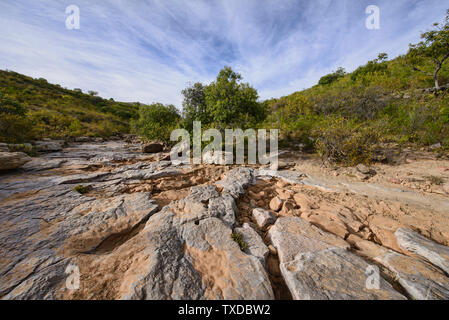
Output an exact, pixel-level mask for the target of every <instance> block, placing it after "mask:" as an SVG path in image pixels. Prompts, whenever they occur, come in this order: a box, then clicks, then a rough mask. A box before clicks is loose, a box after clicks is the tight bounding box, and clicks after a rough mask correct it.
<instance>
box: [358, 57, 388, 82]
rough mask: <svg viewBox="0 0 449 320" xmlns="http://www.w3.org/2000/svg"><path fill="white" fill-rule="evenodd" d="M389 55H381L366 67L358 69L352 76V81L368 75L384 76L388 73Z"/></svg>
mask: <svg viewBox="0 0 449 320" xmlns="http://www.w3.org/2000/svg"><path fill="white" fill-rule="evenodd" d="M387 59H388V55H387V54H386V53H379V55H378V57H377V59H374V60H372V61H368V63H367V64H366V65H364V66H361V67H358V68H357V69H356V70H355V71H354V72H353V73H352V74H351V80H352V81H356V80H357V79H363V78H365V77H367V76H368V75H375V74H382V73H387V72H388V65H387V63H386V60H387Z"/></svg>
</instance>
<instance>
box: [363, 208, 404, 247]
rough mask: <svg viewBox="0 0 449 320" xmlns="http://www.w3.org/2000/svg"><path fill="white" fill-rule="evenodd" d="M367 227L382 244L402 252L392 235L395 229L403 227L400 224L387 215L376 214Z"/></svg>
mask: <svg viewBox="0 0 449 320" xmlns="http://www.w3.org/2000/svg"><path fill="white" fill-rule="evenodd" d="M369 227H370V229H371V231H372V232H373V233H374V235H375V236H376V238H377V239H378V240H379V241H380V243H381V244H382V245H383V246H385V247H387V248H390V249H393V250H395V251H398V252H403V251H402V249H401V248H400V247H399V245H398V243H397V241H396V236H395V235H394V233H395V232H396V230H398V229H399V228H401V227H403V225H402V224H400V223H399V222H397V221H395V220H393V219H390V218H388V217H384V216H380V215H376V216H374V217H372V218H371V220H370V221H369Z"/></svg>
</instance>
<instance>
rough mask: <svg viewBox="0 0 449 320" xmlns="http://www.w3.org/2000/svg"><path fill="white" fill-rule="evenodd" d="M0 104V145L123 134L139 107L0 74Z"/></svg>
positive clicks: (93, 94)
mask: <svg viewBox="0 0 449 320" xmlns="http://www.w3.org/2000/svg"><path fill="white" fill-rule="evenodd" d="M0 102H1V103H0V113H1V118H0V141H4V142H23V141H29V140H32V139H41V138H45V137H50V138H64V137H68V136H75V137H76V136H81V135H88V136H103V137H107V136H110V135H112V134H115V133H118V132H121V133H126V132H129V130H130V126H129V122H130V120H131V119H132V118H134V117H136V116H137V111H138V105H139V104H132V103H122V102H115V101H113V100H112V99H111V100H106V99H103V98H100V97H98V96H96V93H95V92H92V91H90V92H89V93H87V94H85V93H83V92H82V91H81V90H80V89H75V90H69V89H65V88H62V87H61V86H59V85H54V84H50V83H48V82H47V81H46V80H45V79H33V78H31V77H28V76H25V75H22V74H19V73H16V72H12V71H2V70H0Z"/></svg>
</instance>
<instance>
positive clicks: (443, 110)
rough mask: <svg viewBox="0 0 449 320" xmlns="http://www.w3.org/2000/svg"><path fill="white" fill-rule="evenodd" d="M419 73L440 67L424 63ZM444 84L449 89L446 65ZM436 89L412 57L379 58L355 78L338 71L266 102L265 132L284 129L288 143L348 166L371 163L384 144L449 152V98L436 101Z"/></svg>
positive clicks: (445, 94)
mask: <svg viewBox="0 0 449 320" xmlns="http://www.w3.org/2000/svg"><path fill="white" fill-rule="evenodd" d="M419 68H420V69H422V70H426V71H429V72H431V71H432V70H433V69H434V68H435V67H434V65H433V62H432V60H430V59H428V58H427V59H426V58H423V59H422V61H421V62H420V65H419ZM439 80H440V85H441V84H448V83H449V66H448V65H447V64H446V65H444V66H443V68H442V70H441V71H440V73H439ZM433 86H434V80H433V79H432V77H429V76H427V75H425V74H424V73H422V72H418V71H415V70H414V68H413V67H412V66H411V65H410V64H409V63H408V57H407V55H404V56H400V57H397V58H395V59H393V60H391V61H387V60H386V55H384V54H380V55H379V58H378V59H375V60H373V61H369V62H368V63H367V64H366V65H364V66H361V67H359V68H358V69H356V70H355V71H354V72H352V73H346V72H345V71H344V70H342V69H339V70H337V71H336V72H334V73H331V74H329V75H326V76H324V77H322V78H321V80H320V81H319V84H317V85H315V86H314V87H312V88H310V89H307V90H304V91H299V92H295V93H293V94H291V95H289V96H286V97H282V98H279V99H271V100H268V101H266V102H265V103H266V104H267V107H268V109H269V110H270V112H269V113H268V114H270V116H269V117H268V118H267V119H266V121H265V126H269V127H273V128H280V129H281V138H282V140H283V141H284V143H302V144H304V145H305V146H306V147H309V148H310V149H315V150H316V151H318V152H319V153H321V154H322V155H323V156H325V157H327V158H334V160H337V161H343V162H348V163H355V162H360V161H364V160H366V161H368V160H369V158H370V157H371V153H372V148H374V147H376V146H377V145H378V144H379V143H388V142H394V143H399V144H404V143H408V144H414V145H418V146H428V145H432V144H436V143H441V144H442V147H443V148H449V94H448V92H447V90H446V91H440V92H439V93H438V94H437V95H435V94H434V93H432V92H431V90H429V89H428V88H432V87H433ZM426 88H427V90H426ZM360 157H365V158H366V159H360Z"/></svg>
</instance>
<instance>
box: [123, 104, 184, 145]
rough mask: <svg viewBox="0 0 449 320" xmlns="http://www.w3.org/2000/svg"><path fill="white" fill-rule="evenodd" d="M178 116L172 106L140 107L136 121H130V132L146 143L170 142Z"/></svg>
mask: <svg viewBox="0 0 449 320" xmlns="http://www.w3.org/2000/svg"><path fill="white" fill-rule="evenodd" d="M180 119H181V117H180V115H179V112H178V110H177V109H176V107H175V106H173V105H163V104H161V103H153V104H151V105H149V106H140V108H139V117H138V119H136V120H134V121H132V124H131V125H132V131H133V132H134V133H136V134H138V135H139V136H140V137H142V138H143V139H144V140H146V141H151V140H160V141H162V142H165V143H169V142H170V134H171V132H172V131H173V130H174V129H176V128H177V127H178V126H179V122H180Z"/></svg>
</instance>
